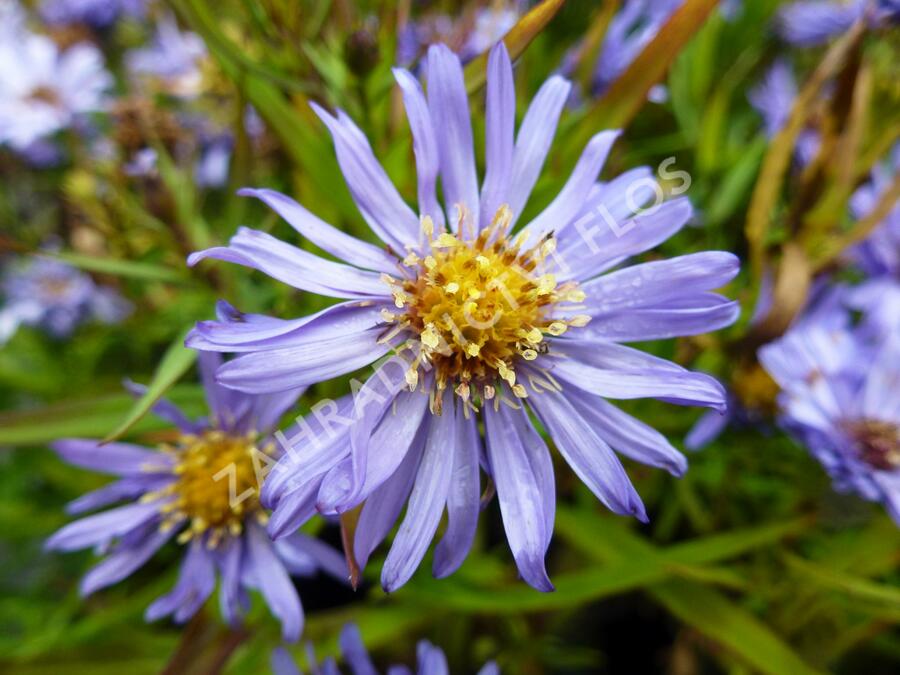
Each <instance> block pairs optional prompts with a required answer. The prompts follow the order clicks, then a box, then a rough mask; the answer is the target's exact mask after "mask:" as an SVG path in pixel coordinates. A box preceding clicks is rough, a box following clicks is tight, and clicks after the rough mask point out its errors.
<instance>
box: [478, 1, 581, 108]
mask: <svg viewBox="0 0 900 675" xmlns="http://www.w3.org/2000/svg"><path fill="white" fill-rule="evenodd" d="M565 3H566V0H544V2H542V3H541V4H539V5H537V6H536V7H534V8H533V9H532V10H531V11H530V12H528V13H527V14H526V15H525V16H523V17H522V18H521V19H519V22H518V23H517V24H516V25H515V26H513V27H512V28H511V29H510V31H509V32H508V33H507V34H506V36H505V37H504V38H503V44H505V45H506V49H507V51H508V52H509V56H510V58H511V59H517V58H518V57H519V56H520V55H521V54H522V52H524V51H525V49H526V47H528V45H530V44H531V42H532V40H534V39H535V38H536V37H537V36H538V35H540V33H541V31H542V30H544V28H545V27H546V25H547V24H548V23H550V20H551V19H552V18H553V17H554V16H556V13H557V12H558V11H559V10H560V9H562V6H563V5H564V4H565ZM487 62H488V52H484V53H483V54H481V55H480V56H478V57H477V58H475V59H473V60H472V61H470V62H469V63H468V64H467V65H466V68H465V78H466V91H468V92H469V93H470V94H474V93H475V92H476V91H478V90H479V89H481V87H482V86H483V85H484V83H485V80H486V79H487Z"/></svg>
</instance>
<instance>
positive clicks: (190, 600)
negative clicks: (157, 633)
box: [144, 539, 216, 623]
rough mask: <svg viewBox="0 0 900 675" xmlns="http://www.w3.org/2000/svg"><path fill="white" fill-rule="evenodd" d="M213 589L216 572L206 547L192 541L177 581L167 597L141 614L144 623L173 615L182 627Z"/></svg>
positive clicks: (157, 601) (155, 601) (157, 600)
mask: <svg viewBox="0 0 900 675" xmlns="http://www.w3.org/2000/svg"><path fill="white" fill-rule="evenodd" d="M215 588H216V568H215V564H214V563H213V559H212V556H210V554H209V553H208V552H207V550H206V546H205V545H204V544H203V543H202V542H201V541H200V540H199V539H195V540H194V541H192V542H191V544H190V546H188V550H187V554H186V555H185V556H184V561H183V562H182V563H181V572H180V574H179V575H178V581H177V583H176V584H175V588H173V589H172V590H171V591H170V592H169V593H166V594H165V595H163V596H161V597H159V598H157V599H156V600H154V601H153V603H152V604H151V605H150V606H149V607H148V608H147V611H146V612H145V613H144V619H145V620H146V621H156V620H157V619H161V618H162V617H164V616H168V615H169V614H174V619H175V621H176V622H178V623H183V622H185V621H187V620H188V619H190V618H191V617H192V616H194V614H196V613H197V610H199V609H200V608H201V607H202V606H203V603H205V602H206V599H207V598H208V597H209V596H210V595H212V592H213V591H214V590H215Z"/></svg>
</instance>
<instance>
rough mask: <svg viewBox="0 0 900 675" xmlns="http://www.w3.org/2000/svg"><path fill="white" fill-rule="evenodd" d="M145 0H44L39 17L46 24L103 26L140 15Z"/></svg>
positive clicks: (142, 12) (145, 2)
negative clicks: (122, 18)
mask: <svg viewBox="0 0 900 675" xmlns="http://www.w3.org/2000/svg"><path fill="white" fill-rule="evenodd" d="M146 5H147V0H44V2H42V3H41V6H40V12H41V18H43V19H44V21H46V22H47V23H48V24H51V25H57V24H72V23H84V24H88V25H89V26H93V27H94V28H105V27H107V26H109V25H111V24H112V23H114V22H115V21H116V20H117V19H119V18H120V17H123V16H129V17H141V16H143V15H144V12H145V10H146Z"/></svg>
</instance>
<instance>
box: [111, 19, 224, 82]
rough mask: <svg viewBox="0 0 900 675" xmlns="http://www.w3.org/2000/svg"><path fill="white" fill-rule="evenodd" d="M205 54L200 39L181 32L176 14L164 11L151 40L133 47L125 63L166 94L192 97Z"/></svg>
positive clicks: (189, 33) (137, 74) (199, 80)
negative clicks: (144, 45) (143, 44)
mask: <svg viewBox="0 0 900 675" xmlns="http://www.w3.org/2000/svg"><path fill="white" fill-rule="evenodd" d="M205 57H206V45H205V44H204V43H203V40H202V39H200V37H199V36H198V35H195V34H194V33H191V32H188V31H182V30H181V29H180V28H179V27H178V23H177V21H176V20H175V17H174V16H172V15H171V14H167V15H164V16H163V17H162V18H161V19H160V20H159V22H158V24H157V26H156V32H155V34H154V37H153V42H152V43H151V44H150V45H148V46H146V47H140V48H138V49H134V50H132V51H131V52H130V53H129V54H128V55H127V57H126V62H127V65H128V70H129V71H130V72H131V73H132V75H134V76H137V77H150V78H153V79H155V80H156V81H157V82H158V84H159V85H161V87H162V89H163V91H165V92H166V93H169V94H173V95H175V96H182V97H185V98H193V97H195V96H197V95H198V94H199V93H200V90H201V86H202V84H203V74H202V73H201V70H200V65H201V61H202V60H203V59H204V58H205Z"/></svg>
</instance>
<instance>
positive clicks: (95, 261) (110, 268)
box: [50, 251, 188, 283]
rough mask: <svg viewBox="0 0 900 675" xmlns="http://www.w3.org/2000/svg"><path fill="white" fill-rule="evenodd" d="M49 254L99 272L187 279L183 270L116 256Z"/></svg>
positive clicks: (145, 278)
mask: <svg viewBox="0 0 900 675" xmlns="http://www.w3.org/2000/svg"><path fill="white" fill-rule="evenodd" d="M50 255H52V256H53V257H54V258H58V259H59V260H62V261H63V262H65V263H68V264H69V265H72V266H74V267H78V268H80V269H83V270H86V271H88V272H97V273H99V274H109V275H112V276H117V277H127V278H130V279H139V280H141V281H162V282H167V283H184V282H185V281H187V280H188V276H187V274H185V271H184V270H181V269H174V268H172V267H164V266H162V265H154V264H153V263H145V262H137V261H134V260H118V259H116V258H98V257H95V256H87V255H82V254H80V253H70V252H68V251H63V252H61V253H55V254H50Z"/></svg>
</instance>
